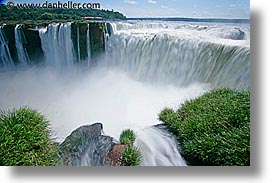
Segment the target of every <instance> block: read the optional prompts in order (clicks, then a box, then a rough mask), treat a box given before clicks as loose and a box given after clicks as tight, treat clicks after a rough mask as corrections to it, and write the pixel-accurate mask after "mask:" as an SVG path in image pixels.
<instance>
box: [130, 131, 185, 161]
mask: <svg viewBox="0 0 275 183" xmlns="http://www.w3.org/2000/svg"><path fill="white" fill-rule="evenodd" d="M135 145H136V146H137V147H139V150H140V152H141V157H142V159H141V166H146V165H147V166H148V165H150V166H187V165H186V162H185V160H184V159H183V158H182V157H181V155H180V153H179V151H178V148H177V141H176V139H175V138H174V137H173V136H172V135H171V134H169V132H168V131H166V130H164V129H159V128H156V127H149V128H145V129H143V130H140V131H138V133H137V139H136V141H135Z"/></svg>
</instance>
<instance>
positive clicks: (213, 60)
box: [106, 22, 250, 89]
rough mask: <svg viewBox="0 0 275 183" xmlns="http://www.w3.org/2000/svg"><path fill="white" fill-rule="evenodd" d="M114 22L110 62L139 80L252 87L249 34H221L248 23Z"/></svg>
mask: <svg viewBox="0 0 275 183" xmlns="http://www.w3.org/2000/svg"><path fill="white" fill-rule="evenodd" d="M111 26H112V31H111V32H112V35H111V37H110V39H109V41H108V47H107V48H108V52H109V54H110V55H109V57H112V58H113V59H112V60H111V61H109V60H107V63H106V65H114V66H115V67H119V68H121V69H123V70H124V71H126V72H127V73H129V74H130V75H131V76H133V77H134V78H136V79H138V80H142V81H149V82H158V83H173V84H175V85H177V86H186V85H189V84H190V83H193V82H202V83H211V84H212V85H214V86H215V87H222V86H225V87H232V88H240V89H249V88H250V43H249V40H234V39H224V38H220V37H222V36H220V35H222V34H224V37H227V35H235V34H237V33H238V32H239V30H240V29H243V31H245V30H247V29H249V27H247V26H244V25H242V27H241V28H236V27H235V26H232V25H231V27H230V26H229V25H226V26H225V25H219V26H217V25H215V26H210V25H208V26H205V27H207V28H205V29H200V28H199V27H202V26H198V25H196V26H195V25H188V24H187V25H186V24H184V25H182V24H179V23H177V24H176V23H170V24H168V23H144V22H134V23H111ZM243 27H244V28H243ZM245 32H246V34H245V35H246V36H247V35H249V33H248V32H247V31H245ZM229 37H230V36H229ZM233 37H234V36H233Z"/></svg>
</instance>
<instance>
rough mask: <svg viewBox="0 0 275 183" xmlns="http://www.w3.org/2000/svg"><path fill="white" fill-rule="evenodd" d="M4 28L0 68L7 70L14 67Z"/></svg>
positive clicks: (0, 29)
mask: <svg viewBox="0 0 275 183" xmlns="http://www.w3.org/2000/svg"><path fill="white" fill-rule="evenodd" d="M8 44H9V42H8V40H7V38H6V35H5V32H4V29H3V26H0V66H2V67H4V68H7V67H11V66H13V65H14V63H13V60H12V57H11V54H10V50H9V46H8Z"/></svg>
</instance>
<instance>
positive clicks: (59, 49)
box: [39, 23, 74, 68]
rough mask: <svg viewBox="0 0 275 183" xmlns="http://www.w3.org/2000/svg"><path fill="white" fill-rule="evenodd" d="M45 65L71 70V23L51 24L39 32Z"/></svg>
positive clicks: (72, 57)
mask: <svg viewBox="0 0 275 183" xmlns="http://www.w3.org/2000/svg"><path fill="white" fill-rule="evenodd" d="M39 36H40V39H41V45H42V50H43V52H44V55H45V58H46V65H49V66H54V67H56V68H63V67H64V66H65V67H67V68H71V67H72V66H73V65H74V54H73V53H74V49H73V42H72V39H71V23H52V24H50V25H48V26H47V27H46V28H42V29H40V30H39Z"/></svg>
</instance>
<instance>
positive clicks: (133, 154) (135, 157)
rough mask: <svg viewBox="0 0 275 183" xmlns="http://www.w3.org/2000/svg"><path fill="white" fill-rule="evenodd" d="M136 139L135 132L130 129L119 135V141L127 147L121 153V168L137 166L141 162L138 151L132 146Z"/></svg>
mask: <svg viewBox="0 0 275 183" xmlns="http://www.w3.org/2000/svg"><path fill="white" fill-rule="evenodd" d="M135 139H136V135H135V132H134V131H133V130H131V129H126V130H123V131H122V133H121V134H120V138H119V141H120V143H122V144H126V145H127V147H126V148H125V151H124V153H123V158H122V165H123V166H138V165H140V162H141V155H140V152H139V149H138V148H137V147H135V146H134V141H135Z"/></svg>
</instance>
